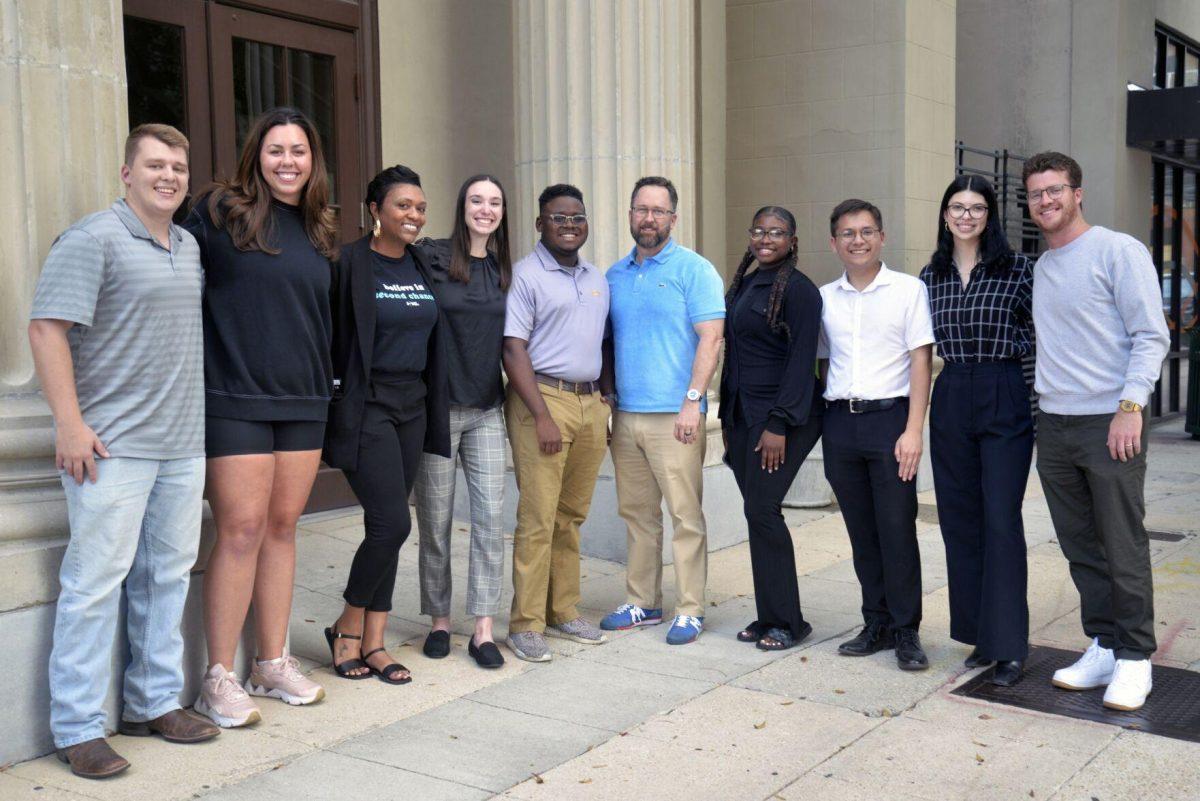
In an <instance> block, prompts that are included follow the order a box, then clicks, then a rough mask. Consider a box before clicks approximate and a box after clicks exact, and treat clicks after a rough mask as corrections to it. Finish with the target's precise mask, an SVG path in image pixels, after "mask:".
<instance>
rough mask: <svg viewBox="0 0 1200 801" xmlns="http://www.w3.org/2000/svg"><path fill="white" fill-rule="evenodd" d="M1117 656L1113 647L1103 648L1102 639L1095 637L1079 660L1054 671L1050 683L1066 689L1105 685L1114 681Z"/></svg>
mask: <svg viewBox="0 0 1200 801" xmlns="http://www.w3.org/2000/svg"><path fill="white" fill-rule="evenodd" d="M1116 661H1117V659H1116V656H1115V655H1114V654H1113V652H1112V649H1111V648H1101V647H1100V639H1099V638H1095V639H1093V640H1092V644H1091V645H1089V646H1088V649H1087V650H1086V651H1084V652H1083V656H1081V657H1079V661H1077V662H1076V663H1075V664H1073V665H1071V666H1070V667H1065V668H1059V669H1058V670H1056V671H1054V678H1053V679H1051V680H1050V683H1051V684H1053V685H1054V686H1055V687H1062V688H1063V689H1064V690H1090V689H1092V688H1093V687H1103V686H1104V685H1106V684H1108V683H1109V682H1110V681H1112V677H1113V667H1114V666H1115V665H1116Z"/></svg>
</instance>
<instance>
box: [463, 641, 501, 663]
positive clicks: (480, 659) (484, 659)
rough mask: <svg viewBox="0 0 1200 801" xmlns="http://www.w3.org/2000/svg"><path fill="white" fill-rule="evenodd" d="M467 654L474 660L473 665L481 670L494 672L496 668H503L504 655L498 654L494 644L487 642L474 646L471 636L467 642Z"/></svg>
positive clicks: (498, 651)
mask: <svg viewBox="0 0 1200 801" xmlns="http://www.w3.org/2000/svg"><path fill="white" fill-rule="evenodd" d="M467 653H468V654H470V655H471V658H472V659H474V660H475V664H477V665H479V666H480V667H481V668H487V669H488V670H495V669H496V668H498V667H503V666H504V654H502V653H500V649H499V648H497V647H496V643H494V642H491V641H488V642H485V643H480V644H479V645H476V644H475V637H474V636H472V637H471V639H470V640H468V641H467Z"/></svg>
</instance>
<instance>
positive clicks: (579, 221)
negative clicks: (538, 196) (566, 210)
mask: <svg viewBox="0 0 1200 801" xmlns="http://www.w3.org/2000/svg"><path fill="white" fill-rule="evenodd" d="M542 219H544V220H549V221H550V222H552V223H554V224H555V225H566V224H567V223H570V224H571V225H583V224H584V223H586V222H587V215H586V214H543V215H542Z"/></svg>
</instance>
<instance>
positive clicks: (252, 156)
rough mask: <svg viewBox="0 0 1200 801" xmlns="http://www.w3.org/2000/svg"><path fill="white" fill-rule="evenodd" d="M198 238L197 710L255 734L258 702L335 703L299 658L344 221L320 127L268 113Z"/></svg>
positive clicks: (200, 215) (209, 202)
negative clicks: (211, 533) (210, 532)
mask: <svg viewBox="0 0 1200 801" xmlns="http://www.w3.org/2000/svg"><path fill="white" fill-rule="evenodd" d="M184 227H185V228H187V229H188V230H189V231H191V233H192V234H193V235H194V236H195V237H196V241H197V242H199V244H200V258H201V263H202V264H203V266H204V301H203V312H204V398H205V453H206V456H207V458H208V462H207V464H208V476H207V489H206V494H207V496H208V501H209V503H210V504H211V505H212V512H213V520H214V522H215V523H216V528H217V539H216V544H215V545H214V546H213V550H212V555H211V556H210V557H209V560H208V570H207V574H206V575H205V577H204V632H205V635H206V637H207V639H208V671H207V673H206V674H205V677H204V681H203V684H202V686H201V690H200V697H199V698H198V699H197V700H196V711H197V712H200V713H201V714H205V715H208V716H209V717H210V718H212V720H213V722H215V723H217V724H218V725H220V726H243V725H246V724H248V723H253V722H254V721H257V720H259V719H260V718H261V714H260V712H259V710H258V707H257V706H256V705H255V703H254V701H253V700H252V699H251V698H250V697H249V695H247V692H246V691H247V690H249V692H250V694H251V695H257V696H269V697H272V698H278V699H280V700H282V701H285V702H287V703H289V704H311V703H313V702H315V701H319V700H321V698H323V697H324V696H325V691H324V690H323V689H322V688H321V686H320V685H319V684H317V683H316V682H314V681H313V680H312V679H310V678H308V677H307V676H305V675H304V674H303V673H302V672H301V671H300V668H299V665H298V663H297V662H296V660H295V658H294V657H292V656H290V655H289V654H288V652H287V648H286V644H287V633H288V619H289V617H290V616H291V611H292V583H293V579H294V578H295V573H296V521H297V520H298V519H299V518H300V513H301V512H302V511H303V510H304V505H305V503H307V502H308V494H309V491H310V490H311V489H312V485H313V479H314V478H316V475H317V465H318V464H319V463H320V461H321V440H322V436H323V435H324V432H325V417H326V412H327V410H328V408H329V398H330V392H331V387H332V379H333V374H332V372H331V368H330V361H329V344H330V325H331V321H330V310H329V290H330V286H331V281H332V265H331V263H330V259H331V258H333V257H334V256H335V255H336V252H335V250H334V248H335V243H336V239H337V223H336V222H335V220H334V214H333V210H332V209H330V208H329V176H328V173H327V172H326V169H325V159H324V156H323V155H322V151H321V141H320V138H319V137H318V136H317V131H316V129H315V128H314V127H313V124H312V122H310V121H309V119H308V118H307V117H305V116H304V114H302V113H301V112H299V111H297V110H296V109H292V108H277V109H273V110H271V111H268V112H266V113H265V114H263V115H262V116H261V117H259V118H258V119H257V120H256V121H255V123H254V125H253V126H251V128H250V131H249V132H248V133H247V135H246V143H245V145H244V146H243V147H242V156H241V159H240V161H239V162H238V168H237V173H236V174H235V175H234V178H233V180H232V181H229V182H226V183H221V184H218V185H217V187H216V189H215V190H214V191H212V192H211V193H209V194H207V195H205V196H203V197H201V198H199V199H198V200H197V202H196V205H195V206H194V207H193V208H192V211H191V214H190V215H189V216H188V218H187V220H185V221H184ZM169 334H170V332H164V335H169ZM252 599H253V603H254V633H255V638H254V639H255V645H256V648H257V654H256V657H257V658H255V659H254V660H252V663H251V669H250V676H249V678H247V679H246V684H245V689H243V688H242V686H241V684H239V681H238V677H237V676H235V675H234V673H233V666H234V657H235V655H236V653H237V647H238V641H239V640H240V639H241V635H242V628H243V627H244V626H245V623H246V614H247V612H248V611H249V607H250V603H251V600H252Z"/></svg>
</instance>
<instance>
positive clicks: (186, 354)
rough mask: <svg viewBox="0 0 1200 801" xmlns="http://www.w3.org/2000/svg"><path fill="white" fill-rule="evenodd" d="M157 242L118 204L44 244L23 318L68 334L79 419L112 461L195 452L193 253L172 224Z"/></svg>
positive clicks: (198, 366)
mask: <svg viewBox="0 0 1200 801" xmlns="http://www.w3.org/2000/svg"><path fill="white" fill-rule="evenodd" d="M170 242H171V249H170V250H168V249H167V248H165V247H163V246H162V245H161V244H159V243H158V242H157V241H156V240H155V239H154V237H152V236H151V235H150V232H149V231H148V230H146V226H145V225H144V224H143V223H142V221H141V220H140V219H138V217H137V215H136V214H134V213H133V210H132V209H130V208H129V206H128V205H127V204H126V203H125V201H124V200H118V201H117V202H116V203H114V204H113V205H112V208H110V209H107V210H106V211H101V212H97V213H96V214H92V215H89V216H87V217H84V218H83V219H82V220H80V221H79V222H77V223H76V224H75V225H73V226H71V227H70V228H68V229H67V230H66V231H64V232H63V234H62V235H61V236H59V237H58V239H56V240H55V242H54V244H53V245H52V246H51V248H50V253H49V255H48V256H47V257H46V262H45V264H43V265H42V274H41V276H40V277H39V278H38V284H37V289H36V291H35V292H34V296H33V309H32V311H31V312H30V315H29V316H30V318H31V319H35V320H36V319H51V320H68V321H70V322H73V323H76V325H74V326H72V327H71V328H70V330H69V331H68V333H67V339H68V341H69V342H70V344H71V359H72V361H73V363H74V367H75V389H76V392H77V394H78V396H79V408H80V411H81V412H82V413H83V421H84V423H86V424H87V425H88V426H90V427H91V429H92V430H93V431H95V432H96V436H98V437H99V438H100V441H101V442H102V443H104V446H105V448H107V449H108V452H109V454H110V455H112V456H123V457H135V458H141V459H179V458H184V457H191V456H203V455H204V341H203V340H204V334H203V328H202V325H201V319H200V293H201V288H202V285H203V279H202V274H201V271H200V249H199V247H198V246H197V245H196V240H195V239H194V238H193V237H192V235H191V234H189V233H188V232H187V231H184V230H183V229H182V228H180V227H179V226H177V225H174V224H172V225H171V228H170Z"/></svg>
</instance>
